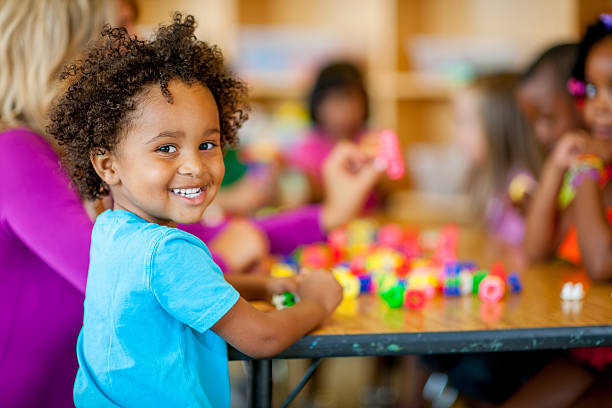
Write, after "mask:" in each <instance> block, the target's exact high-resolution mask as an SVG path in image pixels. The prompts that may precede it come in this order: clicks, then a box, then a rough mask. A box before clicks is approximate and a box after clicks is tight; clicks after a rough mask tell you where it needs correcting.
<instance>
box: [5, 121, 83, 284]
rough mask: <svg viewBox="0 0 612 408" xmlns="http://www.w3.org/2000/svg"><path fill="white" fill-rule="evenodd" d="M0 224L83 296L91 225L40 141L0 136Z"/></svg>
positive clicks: (21, 134) (19, 132) (19, 133)
mask: <svg viewBox="0 0 612 408" xmlns="http://www.w3.org/2000/svg"><path fill="white" fill-rule="evenodd" d="M0 150H1V151H2V152H3V155H2V156H3V157H2V160H0V222H3V223H4V224H5V225H6V226H8V227H9V228H10V229H11V230H12V231H13V233H14V234H15V235H16V236H17V237H18V238H19V239H20V240H21V242H22V244H23V245H25V246H27V247H28V248H29V249H30V250H31V251H32V252H33V253H35V254H36V255H37V256H38V257H39V258H40V259H41V260H42V261H43V262H45V263H46V264H47V265H48V266H49V267H51V268H52V269H53V270H55V271H57V273H58V274H59V275H61V276H62V277H63V278H64V279H66V280H67V281H68V282H70V283H71V284H72V285H73V286H74V287H76V288H77V289H78V290H79V291H80V292H82V293H85V283H86V281H87V269H88V265H89V245H90V241H91V231H92V228H93V223H92V222H91V220H90V219H89V217H88V216H87V213H86V212H85V208H84V207H83V204H82V202H81V199H80V197H79V195H78V194H77V193H76V191H75V190H74V189H72V188H71V187H70V183H69V179H68V177H67V176H66V174H65V173H64V171H63V169H62V168H61V167H60V165H59V158H58V156H57V155H56V153H55V152H54V151H53V149H52V148H51V146H50V145H49V144H48V143H47V142H46V141H45V140H43V138H42V137H41V136H40V135H38V134H36V133H33V132H31V131H29V130H26V129H13V130H9V131H6V132H4V133H1V134H0Z"/></svg>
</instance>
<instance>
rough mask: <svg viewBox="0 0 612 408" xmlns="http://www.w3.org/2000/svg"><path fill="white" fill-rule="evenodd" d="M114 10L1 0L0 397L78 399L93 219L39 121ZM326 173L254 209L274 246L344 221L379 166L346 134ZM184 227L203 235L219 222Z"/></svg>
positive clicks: (318, 235) (5, 400) (30, 403)
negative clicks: (319, 184)
mask: <svg viewBox="0 0 612 408" xmlns="http://www.w3.org/2000/svg"><path fill="white" fill-rule="evenodd" d="M111 5H112V4H111ZM112 12H113V10H109V2H106V1H104V0H89V1H79V2H65V1H62V0H47V1H44V2H41V1H25V0H5V2H4V3H3V6H2V8H0V27H2V30H0V60H1V61H3V66H2V69H0V149H1V151H2V152H3V153H4V154H3V157H2V160H0V288H1V290H2V293H0V406H7V407H13V406H15V407H17V406H19V407H42V406H44V407H67V406H73V402H72V387H73V382H74V378H75V374H76V370H77V361H76V356H75V347H76V338H77V335H78V331H79V329H80V327H81V324H82V313H83V299H84V297H83V294H84V292H85V284H86V276H87V269H88V263H89V245H90V235H91V230H92V226H93V222H92V221H91V219H90V218H89V216H88V215H87V212H86V210H85V207H84V205H83V202H82V200H81V198H80V197H79V196H78V194H77V193H76V192H75V190H73V189H72V188H71V187H70V184H69V180H68V178H67V176H66V175H65V173H64V171H63V169H62V168H61V167H60V165H59V157H58V154H57V150H56V148H57V146H54V145H53V144H52V143H50V142H49V141H48V140H47V139H46V138H45V136H44V131H43V130H42V129H43V128H44V122H45V116H46V112H47V109H48V105H49V103H50V101H51V100H52V99H53V97H54V96H55V93H56V91H57V83H56V80H55V78H56V73H57V71H58V69H59V68H60V67H61V66H62V64H64V63H65V62H68V61H70V60H72V59H73V58H74V57H75V56H76V55H77V54H78V52H79V50H80V49H82V48H83V47H84V46H85V44H86V43H87V42H88V41H90V40H91V39H93V38H95V37H96V36H97V33H99V31H100V29H101V27H102V24H103V22H105V21H109V18H108V16H111V15H112ZM49 22H53V23H52V24H49ZM24 44H26V45H24ZM9 56H10V58H9ZM9 62H10V63H9ZM347 161H353V162H360V163H361V164H362V165H363V166H362V167H361V170H360V171H357V172H349V171H348V170H347V169H348V168H355V166H354V165H353V166H346V162H347ZM324 173H326V174H327V177H326V185H327V189H328V197H327V199H326V201H325V204H324V205H323V206H321V207H307V208H303V209H300V210H296V211H293V212H288V213H284V214H281V215H278V216H275V217H273V218H268V219H265V220H258V221H256V225H258V227H259V228H261V230H262V231H263V232H264V233H265V235H266V236H267V239H268V240H269V245H270V250H271V251H274V252H279V253H287V252H289V251H291V250H292V249H294V248H295V247H296V246H297V245H299V244H301V243H307V242H312V241H316V240H318V239H322V238H323V237H324V234H325V231H327V230H329V229H331V228H333V227H335V226H337V225H339V224H341V223H343V222H346V221H348V219H350V217H352V216H353V215H354V214H355V213H356V212H357V211H358V210H359V207H360V205H361V203H362V202H363V199H364V197H365V196H366V195H367V193H368V191H369V189H370V187H371V186H372V185H373V184H374V182H375V180H376V178H377V176H378V173H377V171H375V170H374V169H373V166H372V165H371V163H369V162H368V159H367V158H365V157H363V155H362V154H361V153H359V150H358V149H357V148H356V147H354V146H352V145H348V144H345V145H342V146H340V147H339V148H338V150H337V151H336V152H335V153H334V154H332V155H331V156H330V160H329V161H328V163H326V166H325V169H324ZM244 225H245V224H243V227H244ZM247 225H248V224H247ZM184 229H185V230H187V231H189V232H192V233H194V234H196V235H197V236H199V237H200V238H202V239H204V240H205V241H207V240H209V239H211V238H212V237H213V236H215V234H216V233H217V232H218V229H210V228H206V227H204V226H199V225H194V226H188V227H184ZM228 229H229V230H230V231H231V228H228ZM239 229H240V228H238V230H239ZM243 229H244V228H243ZM234 230H235V228H234ZM220 235H223V232H221V234H220ZM245 236H246V235H245ZM215 241H217V242H215ZM219 241H221V243H222V241H223V237H222V236H221V237H218V238H217V239H216V240H215V239H213V241H212V242H211V248H213V250H214V249H215V247H217V248H219V249H220V253H221V255H222V256H224V257H225V258H226V262H225V263H227V264H231V263H234V264H239V263H237V262H230V261H233V259H231V260H230V259H228V257H229V256H231V252H230V251H229V250H228V248H227V245H225V251H224V250H223V248H224V245H222V244H219ZM226 241H227V240H226ZM243 241H245V242H242V243H241V244H240V245H238V244H237V243H236V241H234V250H235V252H236V253H237V255H238V256H240V255H242V254H243V253H248V251H247V250H246V249H248V247H249V245H250V241H249V240H243ZM242 249H244V250H242ZM218 255H219V253H217V259H218V260H220V261H221V259H220V257H219V256H218ZM253 256H254V255H253ZM241 262H242V261H241Z"/></svg>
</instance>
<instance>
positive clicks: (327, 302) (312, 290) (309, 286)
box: [297, 269, 342, 315]
mask: <svg viewBox="0 0 612 408" xmlns="http://www.w3.org/2000/svg"><path fill="white" fill-rule="evenodd" d="M297 294H298V295H299V296H300V298H301V299H302V300H307V299H309V300H312V301H314V302H316V303H318V304H319V305H321V306H322V307H323V309H325V312H326V313H327V314H328V315H330V314H331V313H332V312H333V311H334V309H336V307H338V305H339V304H340V302H341V301H342V286H340V284H339V283H338V281H337V280H336V278H334V275H332V274H331V273H330V272H327V271H323V270H320V269H315V270H311V271H307V272H305V273H304V274H303V275H301V276H300V285H299V287H298V290H297Z"/></svg>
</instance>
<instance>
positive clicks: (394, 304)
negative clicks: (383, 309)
mask: <svg viewBox="0 0 612 408" xmlns="http://www.w3.org/2000/svg"><path fill="white" fill-rule="evenodd" d="M380 297H381V298H382V299H383V300H384V301H385V303H386V304H387V306H389V307H390V308H393V309H396V308H398V307H402V305H403V304H404V288H403V287H402V286H400V285H396V286H393V287H392V288H390V289H388V290H386V291H384V292H381V293H380Z"/></svg>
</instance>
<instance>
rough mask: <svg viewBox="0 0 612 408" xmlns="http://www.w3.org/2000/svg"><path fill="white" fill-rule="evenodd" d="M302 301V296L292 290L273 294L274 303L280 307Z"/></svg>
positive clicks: (279, 308)
mask: <svg viewBox="0 0 612 408" xmlns="http://www.w3.org/2000/svg"><path fill="white" fill-rule="evenodd" d="M299 301H300V298H299V297H298V296H297V295H296V294H295V293H292V292H285V293H280V294H278V295H274V296H272V304H273V305H274V306H275V307H276V308H277V309H278V310H281V309H284V308H286V307H291V306H293V305H295V304H296V303H297V302H299Z"/></svg>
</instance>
